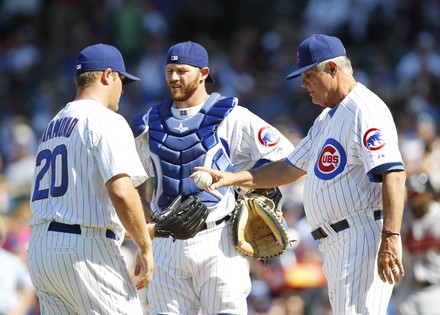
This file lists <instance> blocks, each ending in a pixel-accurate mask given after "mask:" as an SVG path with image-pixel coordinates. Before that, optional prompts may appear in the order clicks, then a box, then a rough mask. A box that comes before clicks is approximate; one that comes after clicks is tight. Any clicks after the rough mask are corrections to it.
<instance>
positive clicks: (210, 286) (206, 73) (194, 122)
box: [131, 42, 293, 315]
mask: <svg viewBox="0 0 440 315" xmlns="http://www.w3.org/2000/svg"><path fill="white" fill-rule="evenodd" d="M165 72H166V82H167V85H168V88H169V92H170V98H168V99H166V100H165V101H163V102H162V103H161V104H158V105H156V106H154V107H152V108H151V109H150V110H148V112H147V113H146V114H142V115H140V116H139V117H137V118H135V119H134V120H133V121H132V123H131V126H132V129H133V132H134V135H135V138H136V145H137V149H138V152H139V155H140V157H141V160H142V162H143V164H144V166H145V169H146V170H147V172H148V175H149V176H151V177H152V178H153V177H154V179H155V186H154V189H153V192H152V194H151V193H150V192H147V195H150V194H151V195H152V197H151V202H150V208H151V211H152V212H158V211H161V210H163V209H164V208H165V207H167V206H169V204H170V203H171V201H173V200H174V198H175V197H176V196H177V195H179V194H181V193H184V194H187V195H195V196H197V197H198V198H200V199H201V200H202V201H203V202H204V203H205V204H206V205H207V206H208V207H209V211H210V214H209V216H208V218H207V222H206V226H205V228H204V230H202V231H201V232H199V233H198V234H197V235H196V236H195V237H194V238H191V239H188V240H183V241H181V240H177V241H174V242H173V240H172V239H171V238H168V239H164V238H155V239H154V240H153V256H154V259H155V266H156V267H155V272H154V275H153V280H152V282H151V284H150V285H149V286H148V302H149V305H148V311H149V313H150V314H180V315H193V314H197V313H198V312H199V311H202V313H203V314H247V304H246V297H247V295H248V294H249V292H250V288H251V284H250V277H249V263H248V260H247V259H246V258H245V257H244V256H242V255H241V254H239V253H238V251H237V250H236V249H235V247H234V246H233V244H232V240H231V234H232V232H231V225H230V223H231V220H230V218H231V212H232V211H233V210H234V208H235V193H234V191H233V190H232V189H229V188H223V189H220V190H219V191H218V192H219V193H220V194H221V196H220V198H217V197H215V196H214V195H211V194H210V193H208V192H206V191H204V190H202V189H200V188H197V187H196V185H195V184H194V181H193V180H192V179H190V178H189V176H190V175H191V173H192V172H193V170H194V167H195V166H197V165H206V166H209V167H212V168H215V169H221V170H241V169H248V168H251V167H255V166H257V165H260V164H264V163H265V162H266V161H274V160H279V159H282V158H284V157H285V156H286V155H287V154H288V152H290V151H291V150H292V149H293V145H292V144H291V143H290V142H289V141H288V140H287V139H286V138H285V137H283V136H282V135H281V134H280V133H279V132H278V130H277V129H275V128H274V127H273V126H271V125H269V124H268V123H267V122H265V121H264V120H262V119H261V118H259V117H257V116H256V115H254V114H253V113H251V112H250V111H249V110H247V109H246V108H244V107H241V106H239V105H238V99H237V98H235V97H225V96H222V95H220V94H218V93H212V94H208V93H207V91H206V87H205V82H213V78H212V76H211V74H210V69H209V67H208V53H207V51H206V50H205V48H204V47H202V46H201V45H199V44H197V43H194V42H182V43H178V44H176V45H173V46H172V47H170V48H169V50H168V53H167V56H166V69H165ZM142 186H148V185H142ZM140 192H141V194H145V190H144V187H140ZM150 215H151V213H150Z"/></svg>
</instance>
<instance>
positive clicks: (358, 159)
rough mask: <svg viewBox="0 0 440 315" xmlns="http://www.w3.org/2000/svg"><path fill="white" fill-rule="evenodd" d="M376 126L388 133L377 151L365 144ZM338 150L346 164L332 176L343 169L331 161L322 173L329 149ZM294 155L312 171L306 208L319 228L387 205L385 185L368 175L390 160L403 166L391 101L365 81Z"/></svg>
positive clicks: (326, 113)
mask: <svg viewBox="0 0 440 315" xmlns="http://www.w3.org/2000/svg"><path fill="white" fill-rule="evenodd" d="M363 99H366V100H367V102H368V104H367V103H366V101H363ZM371 128H379V129H380V130H381V131H382V133H383V134H384V137H385V142H386V145H385V146H384V148H383V149H381V150H378V151H374V150H368V149H366V147H365V146H364V144H363V139H362V138H363V135H364V134H365V132H366V131H367V130H369V129H371ZM328 139H333V140H334V141H333V142H328ZM326 143H327V145H326ZM332 148H333V150H334V151H336V154H339V158H341V155H344V154H345V156H346V164H345V165H344V168H343V169H342V170H341V171H340V173H338V174H337V175H335V176H334V177H332V176H333V174H336V172H338V171H337V170H336V169H335V167H334V166H333V165H331V163H328V166H327V168H328V172H327V173H325V174H317V171H316V165H317V164H318V163H319V162H320V159H322V158H323V157H322V155H321V153H322V152H323V149H328V150H331V149H332ZM335 148H336V149H335ZM330 152H332V151H330ZM288 159H289V163H291V164H293V165H295V166H297V167H299V168H301V169H303V170H305V171H307V180H306V183H305V186H304V208H305V212H306V215H307V218H308V221H309V222H310V224H311V225H312V227H314V228H317V227H319V226H320V225H322V224H323V223H325V222H336V221H339V220H340V218H342V217H345V216H347V215H350V213H351V212H352V211H357V210H362V209H365V210H367V209H371V208H373V209H382V197H381V189H382V185H381V184H380V183H377V182H372V181H370V180H368V177H367V175H366V174H367V173H368V172H369V171H371V170H372V169H374V168H375V167H378V166H381V165H386V164H392V165H395V164H400V165H401V169H403V161H402V157H401V155H400V152H399V148H398V142H397V132H396V127H395V124H394V121H393V118H392V117H391V114H390V112H389V110H388V108H387V107H386V105H385V104H384V103H383V102H382V101H381V100H380V99H379V98H378V97H377V96H376V95H374V94H373V93H371V92H370V91H368V90H367V89H366V88H365V87H364V86H363V85H362V84H360V83H358V84H357V86H356V87H355V88H354V89H353V91H352V92H351V93H350V94H349V95H348V96H347V97H346V98H345V99H344V100H343V101H342V102H341V103H340V104H339V105H338V106H337V107H336V108H334V109H332V110H329V109H325V110H324V111H323V112H322V114H321V115H320V116H319V117H318V118H317V119H316V121H315V123H314V125H313V126H312V128H311V129H310V130H309V132H308V134H307V136H306V137H305V138H304V139H303V140H302V141H301V142H300V143H299V144H298V145H297V147H296V149H295V151H294V152H292V154H291V155H290V156H289V157H288ZM341 163H342V162H341ZM341 163H340V164H341ZM322 164H324V163H322ZM335 164H337V163H335ZM318 175H319V176H321V178H320V177H318ZM326 176H327V178H325V177H326Z"/></svg>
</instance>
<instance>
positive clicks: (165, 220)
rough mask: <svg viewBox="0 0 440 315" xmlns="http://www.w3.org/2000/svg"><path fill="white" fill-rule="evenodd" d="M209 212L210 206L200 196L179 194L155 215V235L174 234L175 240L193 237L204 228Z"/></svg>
mask: <svg viewBox="0 0 440 315" xmlns="http://www.w3.org/2000/svg"><path fill="white" fill-rule="evenodd" d="M208 214H209V212H208V208H207V207H206V205H205V204H204V203H203V202H201V201H200V199H199V198H197V197H195V196H191V197H188V196H187V195H179V196H177V197H176V199H174V200H173V202H172V203H171V204H170V205H169V206H168V207H167V208H165V209H164V210H162V211H161V212H160V213H158V214H156V213H155V214H154V215H153V221H154V222H156V226H155V228H154V229H155V235H156V237H169V236H172V237H173V238H174V241H175V240H176V239H177V240H186V239H189V238H192V237H194V236H195V235H196V234H197V233H198V232H200V230H202V229H203V227H204V226H205V222H206V218H207V217H208Z"/></svg>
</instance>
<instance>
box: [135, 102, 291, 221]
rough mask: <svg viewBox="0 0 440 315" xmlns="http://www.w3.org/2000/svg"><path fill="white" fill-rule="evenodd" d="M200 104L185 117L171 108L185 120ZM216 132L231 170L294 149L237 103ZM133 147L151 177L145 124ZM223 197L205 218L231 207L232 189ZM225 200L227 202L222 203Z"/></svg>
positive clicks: (217, 216) (218, 215) (215, 216)
mask: <svg viewBox="0 0 440 315" xmlns="http://www.w3.org/2000/svg"><path fill="white" fill-rule="evenodd" d="M201 107H202V106H198V107H193V108H190V109H187V113H186V114H187V116H179V115H176V112H178V110H174V109H173V111H174V113H173V115H174V116H175V117H176V118H179V119H182V121H184V119H187V118H189V117H191V116H192V115H194V114H195V113H196V112H198V111H199V110H200V108H201ZM146 117H148V113H147V114H146V115H145V116H144V119H147V118H146ZM147 125H148V124H147ZM266 133H267V134H270V135H271V137H270V138H271V140H272V141H270V142H268V141H265V139H264V135H265V134H266ZM217 135H218V137H219V138H221V139H223V140H225V141H227V142H228V145H229V147H230V156H229V158H230V160H231V163H232V164H233V170H234V171H239V170H244V169H250V168H252V167H253V166H254V165H255V163H256V161H259V160H262V159H266V160H269V161H276V160H279V159H283V158H285V157H286V156H287V154H289V152H291V151H292V150H293V148H294V147H293V145H292V143H291V142H290V141H289V140H288V139H287V138H286V137H285V136H283V135H282V134H281V133H279V131H278V130H276V129H275V128H274V127H273V126H270V125H269V124H268V123H267V122H266V121H264V120H263V119H261V118H260V117H258V116H257V115H255V114H254V113H252V112H251V111H249V110H248V109H247V108H245V107H242V106H239V105H237V106H235V107H234V109H233V110H232V111H231V112H230V113H229V114H228V115H227V116H226V117H225V118H224V119H223V121H222V122H221V123H220V125H219V127H218V129H217ZM136 147H137V150H138V153H139V155H140V157H141V160H142V162H143V164H144V166H145V168H146V169H147V173H148V175H149V176H154V173H153V168H152V159H151V153H150V151H149V148H148V127H147V129H146V130H145V131H144V132H143V133H142V134H141V135H140V136H139V137H137V138H136ZM209 162H211V161H209ZM208 165H210V164H208ZM223 200H227V202H226V201H223V202H220V203H219V204H218V208H221V209H219V211H212V212H211V214H210V217H209V218H208V221H215V220H218V219H220V218H223V217H224V216H225V215H226V214H228V213H229V212H231V210H232V209H233V208H234V206H235V197H234V194H233V192H232V190H229V192H228V195H227V196H225V198H223ZM224 203H227V204H226V205H225V204H224ZM151 208H152V210H153V211H155V210H157V206H156V204H155V201H154V200H153V201H152V203H151ZM214 212H215V213H214Z"/></svg>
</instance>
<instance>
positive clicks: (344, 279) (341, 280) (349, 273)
mask: <svg viewBox="0 0 440 315" xmlns="http://www.w3.org/2000/svg"><path fill="white" fill-rule="evenodd" d="M381 229H382V221H381V220H378V221H375V220H371V218H370V219H368V218H366V217H363V218H362V220H360V222H359V223H358V224H357V225H355V226H353V227H350V229H347V230H344V231H342V232H339V233H338V234H337V235H335V236H331V237H327V238H325V239H323V240H321V242H320V245H319V248H320V250H321V251H322V253H323V254H324V255H325V260H324V265H323V271H324V273H325V275H326V278H327V280H328V291H329V298H330V303H331V306H332V309H333V312H334V314H341V315H344V314H347V315H348V314H362V315H379V314H386V312H387V308H388V304H389V300H390V297H391V293H392V290H393V285H390V284H388V283H384V282H382V280H381V279H380V278H379V275H378V273H377V262H376V256H377V251H378V250H379V243H380V231H381Z"/></svg>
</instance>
